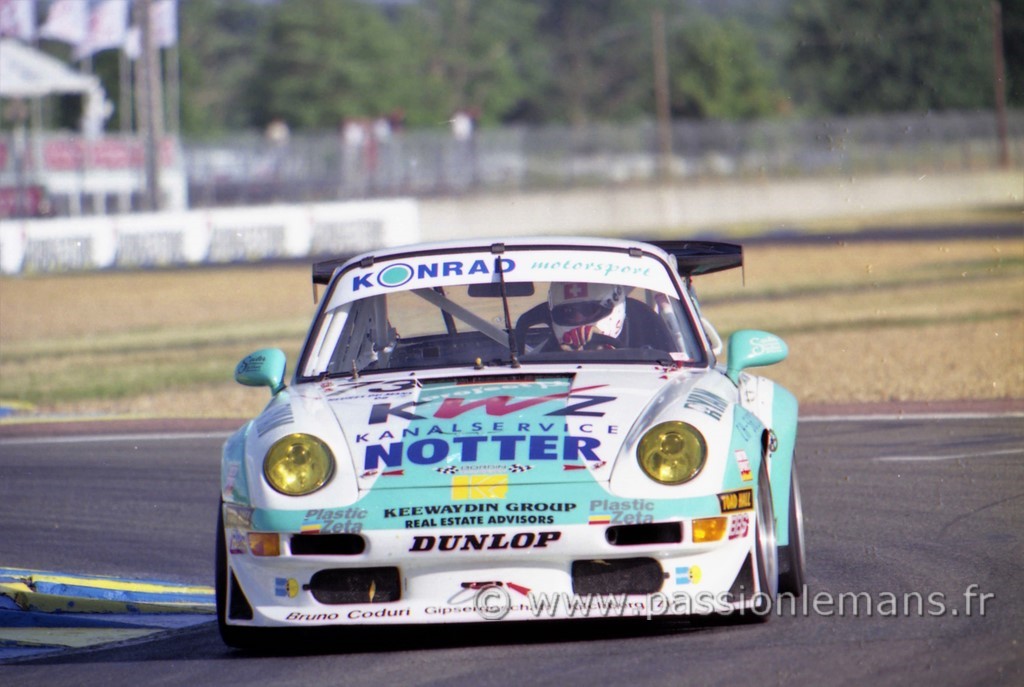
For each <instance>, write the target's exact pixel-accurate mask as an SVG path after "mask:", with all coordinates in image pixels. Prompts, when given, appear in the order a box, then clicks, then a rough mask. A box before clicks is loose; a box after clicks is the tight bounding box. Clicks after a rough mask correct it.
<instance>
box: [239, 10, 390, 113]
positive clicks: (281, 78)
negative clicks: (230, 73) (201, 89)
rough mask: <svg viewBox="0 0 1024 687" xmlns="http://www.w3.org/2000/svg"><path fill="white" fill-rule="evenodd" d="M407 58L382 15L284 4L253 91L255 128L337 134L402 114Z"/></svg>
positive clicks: (275, 19) (275, 15) (276, 15)
mask: <svg viewBox="0 0 1024 687" xmlns="http://www.w3.org/2000/svg"><path fill="white" fill-rule="evenodd" d="M409 74H410V63H409V52H408V50H407V49H406V47H405V46H404V44H403V43H402V41H401V40H400V38H399V35H398V32H397V31H396V30H395V28H394V27H393V26H392V25H391V24H390V22H389V21H388V20H387V18H386V17H385V16H384V14H382V13H381V12H380V11H379V10H378V9H377V8H375V7H373V6H370V5H367V4H364V3H361V2H355V1H353V0H284V1H283V2H282V3H281V4H280V5H277V6H275V7H274V10H273V17H272V19H271V23H270V28H269V30H268V35H267V42H266V50H265V52H264V54H263V57H262V60H261V61H260V64H259V68H258V70H257V71H256V77H255V80H254V81H253V82H252V83H251V84H250V89H249V92H250V93H251V94H252V96H253V97H252V101H253V103H252V108H253V115H252V118H253V120H254V121H255V122H256V123H257V124H261V125H262V124H266V123H268V122H269V121H271V120H273V119H277V118H280V119H283V120H284V121H285V122H287V123H288V124H289V125H290V126H292V127H294V128H298V129H323V128H335V127H337V126H338V125H339V124H340V123H341V122H342V121H343V120H345V119H346V118H353V117H373V116H378V115H381V114H386V113H389V112H391V111H393V110H395V109H397V108H402V107H403V99H404V97H405V96H403V93H405V94H408V86H407V85H406V84H405V83H403V82H404V81H407V80H408V79H409V78H410V77H409Z"/></svg>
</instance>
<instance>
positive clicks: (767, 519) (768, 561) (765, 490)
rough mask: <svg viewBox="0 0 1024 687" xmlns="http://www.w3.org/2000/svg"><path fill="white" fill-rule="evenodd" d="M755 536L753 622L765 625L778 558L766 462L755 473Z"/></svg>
mask: <svg viewBox="0 0 1024 687" xmlns="http://www.w3.org/2000/svg"><path fill="white" fill-rule="evenodd" d="M755 525H756V528H757V529H756V530H755V536H754V556H755V562H756V563H757V587H758V590H757V591H758V595H757V600H756V603H755V604H754V610H753V613H754V619H755V620H757V621H761V622H763V621H766V620H768V618H769V617H770V616H771V609H772V605H773V604H774V602H775V597H776V595H777V593H778V585H779V554H778V548H777V546H776V543H775V508H774V507H773V506H772V486H771V482H770V481H769V479H768V462H767V460H762V461H761V469H760V470H758V473H757V522H756V523H755Z"/></svg>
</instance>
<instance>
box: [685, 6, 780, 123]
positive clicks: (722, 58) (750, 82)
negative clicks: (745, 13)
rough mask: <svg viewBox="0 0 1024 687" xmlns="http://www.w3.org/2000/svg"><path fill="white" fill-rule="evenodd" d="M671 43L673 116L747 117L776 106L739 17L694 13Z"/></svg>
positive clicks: (750, 34) (777, 99)
mask: <svg viewBox="0 0 1024 687" xmlns="http://www.w3.org/2000/svg"><path fill="white" fill-rule="evenodd" d="M671 46H672V49H671V50H670V60H669V62H670V65H671V70H670V75H671V87H670V92H671V100H672V113H673V115H674V116H677V117H692V118H698V119H749V118H753V117H760V116H765V115H771V114H773V113H775V112H776V111H777V110H778V104H779V102H780V101H781V96H780V95H779V93H778V92H777V90H776V88H775V86H774V84H773V82H772V74H771V70H770V69H769V68H768V67H766V66H765V63H764V60H763V58H762V56H761V55H760V54H759V53H758V50H757V44H756V41H755V36H754V35H753V32H752V31H751V30H750V29H749V28H747V27H746V26H745V25H743V24H741V23H740V22H739V21H737V20H735V19H730V18H724V19H713V18H712V17H710V16H709V15H705V14H697V13H692V14H690V15H689V17H687V18H686V19H685V20H684V23H683V24H682V26H681V27H680V28H678V29H676V30H675V31H673V33H672V39H671Z"/></svg>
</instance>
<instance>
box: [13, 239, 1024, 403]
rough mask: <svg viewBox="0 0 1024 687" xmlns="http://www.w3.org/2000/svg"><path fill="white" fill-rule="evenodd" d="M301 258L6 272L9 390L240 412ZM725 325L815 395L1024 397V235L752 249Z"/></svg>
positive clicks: (293, 341)
mask: <svg viewBox="0 0 1024 687" xmlns="http://www.w3.org/2000/svg"><path fill="white" fill-rule="evenodd" d="M309 275H310V273H309V268H308V267H307V266H302V265H288V266H273V267H251V268H241V267H231V268H223V269H214V268H207V269H201V270H187V271H186V270H173V271H172V270H164V271H154V272H134V273H99V274H75V275H58V276H33V277H17V278H12V277H3V278H0V405H13V404H21V405H22V406H25V405H31V406H33V407H35V409H36V412H38V413H46V414H121V415H133V416H163V417H170V416H174V417H245V416H250V415H253V414H255V413H257V412H259V410H260V408H262V406H263V404H264V403H265V402H266V400H267V396H266V392H265V391H260V390H257V389H248V388H244V387H240V386H238V385H236V384H235V383H234V382H233V381H232V379H231V375H232V372H233V369H234V366H235V364H236V363H237V361H238V360H239V359H240V358H242V357H243V356H244V355H246V354H247V353H249V352H251V351H252V350H255V349H257V348H262V347H267V346H276V347H280V348H282V349H284V350H285V352H286V353H287V354H288V356H289V361H290V362H291V363H292V364H294V362H295V360H296V357H297V353H298V348H299V346H300V344H301V340H302V338H303V336H304V334H305V332H306V328H307V327H308V323H309V320H310V318H311V316H312V314H313V310H314V306H313V302H312V295H311V294H312V292H311V285H310V276H309ZM696 283H697V290H698V293H699V294H700V296H701V300H702V303H703V304H704V312H705V315H706V316H707V317H708V318H709V319H710V320H711V321H712V322H713V323H714V324H715V326H716V327H717V328H718V329H719V331H720V332H721V333H722V334H723V335H728V333H730V332H732V331H735V330H736V329H739V328H756V329H766V330H769V331H773V332H775V333H778V334H780V335H782V336H783V337H784V338H785V339H786V341H787V342H788V344H789V346H790V356H789V359H788V360H786V361H785V362H784V363H782V364H780V365H778V366H775V367H772V368H766V369H765V370H764V374H766V375H767V376H769V377H771V378H773V379H776V380H777V381H779V382H781V383H782V384H784V385H785V386H787V387H789V388H791V389H792V390H793V391H794V392H795V393H796V394H797V396H798V397H799V398H800V399H801V401H803V402H805V403H812V402H821V403H844V402H872V401H893V400H895V401H937V400H952V399H958V400H959V399H1004V398H1024V240H995V239H992V240H990V239H979V240H966V241H965V240H948V241H934V242H919V241H915V242H886V243H852V242H851V243H844V242H842V241H837V242H835V243H833V244H830V245H816V246H783V245H772V246H760V245H755V246H751V247H750V248H748V249H747V251H746V267H745V270H744V274H743V277H742V278H741V275H740V273H739V272H735V271H734V272H727V273H721V274H716V275H709V276H707V277H703V278H700V279H699V280H698V281H697V282H696Z"/></svg>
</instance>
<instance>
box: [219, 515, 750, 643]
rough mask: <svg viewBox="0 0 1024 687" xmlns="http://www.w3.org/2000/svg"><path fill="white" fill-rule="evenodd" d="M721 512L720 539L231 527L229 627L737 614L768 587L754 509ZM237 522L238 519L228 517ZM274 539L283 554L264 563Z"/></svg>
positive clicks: (660, 528)
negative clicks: (758, 563)
mask: <svg viewBox="0 0 1024 687" xmlns="http://www.w3.org/2000/svg"><path fill="white" fill-rule="evenodd" d="M225 508H226V509H231V508H232V507H231V506H226V507H225ZM720 517H722V518H724V519H725V523H726V527H725V531H724V533H723V534H722V536H721V538H720V539H719V540H716V541H711V542H704V543H696V542H695V541H694V519H692V518H680V519H676V520H670V521H661V522H656V523H644V524H636V525H612V524H607V523H603V522H601V523H595V524H586V525H567V524H556V525H537V526H531V527H529V528H501V527H495V528H480V529H456V530H453V529H444V528H425V529H411V530H410V529H395V530H363V531H360V532H355V533H353V532H347V533H346V532H339V533H335V534H327V535H325V534H309V533H304V532H302V531H281V532H266V531H253V530H248V529H245V528H243V527H239V526H237V523H236V524H235V525H232V524H229V525H228V526H227V527H226V530H225V540H226V542H227V548H228V553H227V562H228V565H227V568H228V573H227V574H228V575H229V580H228V584H227V585H226V587H227V590H228V592H227V593H228V594H229V597H230V598H229V599H228V600H227V603H226V604H225V608H227V609H228V610H227V617H226V619H225V620H226V622H227V623H228V624H231V625H239V626H250V627H281V626H293V627H294V626H306V627H309V626H318V625H363V624H375V625H378V624H379V625H384V624H416V623H446V622H459V623H464V622H486V621H493V620H543V619H568V618H593V617H619V616H624V617H644V616H646V617H652V616H654V615H664V614H669V613H670V614H693V613H713V612H731V611H733V610H736V609H738V608H746V607H750V606H751V605H753V603H754V601H755V598H756V594H757V593H758V592H759V591H760V590H758V589H756V582H755V580H756V579H757V575H756V573H755V571H754V569H753V566H754V565H755V563H754V560H755V557H754V556H753V547H754V532H755V529H756V528H755V526H754V517H755V515H754V513H753V512H752V511H750V512H742V513H731V514H729V515H726V516H720ZM255 520H256V521H257V522H259V521H260V518H259V517H257V518H255ZM225 521H226V522H228V523H232V522H236V521H237V518H231V517H227V512H226V518H225ZM673 533H678V535H675V534H673ZM275 539H276V541H277V543H278V546H277V550H276V553H277V555H261V554H266V553H267V551H270V552H274V547H272V546H269V547H268V546H266V542H267V541H268V540H270V541H272V540H275ZM254 542H255V543H256V544H257V545H256V546H253V545H252V544H253V543H254Z"/></svg>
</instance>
